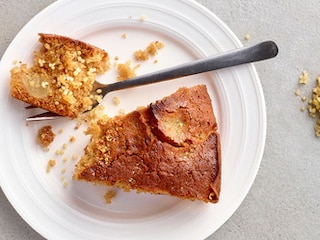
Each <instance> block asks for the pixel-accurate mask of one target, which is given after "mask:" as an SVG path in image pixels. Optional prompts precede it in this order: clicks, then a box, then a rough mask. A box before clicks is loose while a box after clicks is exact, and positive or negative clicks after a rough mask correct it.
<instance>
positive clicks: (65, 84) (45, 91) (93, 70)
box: [10, 33, 110, 118]
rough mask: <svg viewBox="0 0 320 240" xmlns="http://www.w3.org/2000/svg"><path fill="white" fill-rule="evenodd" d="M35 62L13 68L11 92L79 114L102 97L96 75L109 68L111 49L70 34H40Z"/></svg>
mask: <svg viewBox="0 0 320 240" xmlns="http://www.w3.org/2000/svg"><path fill="white" fill-rule="evenodd" d="M39 36H40V38H39V41H40V43H41V44H42V45H41V48H40V49H39V51H36V52H35V57H34V64H33V65H32V66H31V67H30V68H28V66H27V65H26V64H20V65H19V66H16V67H14V68H13V69H12V70H11V81H10V90H11V96H12V97H14V98H16V99H19V100H21V101H24V102H27V103H29V104H31V105H33V106H35V107H39V108H43V109H46V110H48V111H50V112H54V113H57V114H59V115H61V116H68V117H71V118H75V117H78V116H79V115H80V114H81V113H82V112H84V111H86V110H89V109H90V108H91V105H92V104H93V102H95V101H97V100H99V96H98V94H95V93H92V90H93V83H94V82H95V79H96V75H97V74H102V73H104V72H105V71H107V70H108V69H109V65H110V64H109V57H108V53H106V52H105V51H104V50H102V49H100V48H98V47H95V46H93V45H90V44H87V43H84V42H81V41H78V40H74V39H71V38H68V37H64V36H59V35H53V34H41V33H40V34H39Z"/></svg>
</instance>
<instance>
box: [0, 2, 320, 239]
mask: <svg viewBox="0 0 320 240" xmlns="http://www.w3.org/2000/svg"><path fill="white" fill-rule="evenodd" d="M52 2H54V1H53V0H26V1H22V0H14V1H7V0H0V21H1V30H0V39H1V40H0V57H1V56H2V54H3V53H4V51H5V50H6V48H7V47H8V45H9V44H10V42H11V40H12V39H13V38H14V36H15V35H16V34H17V33H18V31H19V30H20V29H21V28H22V27H23V26H24V25H25V24H26V23H27V22H28V21H29V20H30V19H31V18H32V17H33V16H35V15H36V14H37V13H38V12H39V11H41V10H42V9H43V8H45V7H46V6H48V5H50V4H51V3H52ZM198 2H200V3H201V4H203V5H204V6H206V7H207V8H208V9H210V10H211V11H212V12H213V13H215V14H216V15H217V16H218V17H219V18H221V20H223V21H224V22H225V23H226V24H227V25H228V26H229V27H230V28H231V30H232V31H233V32H234V33H235V34H236V35H237V37H238V38H239V39H240V40H241V41H242V42H243V44H244V45H250V44H254V43H257V42H259V41H263V40H269V39H271V40H274V41H275V42H277V44H278V46H279V49H280V52H279V55H278V57H277V58H276V59H274V60H272V61H266V62H261V63H258V64H256V68H257V70H258V73H259V76H260V78H261V82H262V86H263V90H264V94H265V99H266V105H267V119H268V128H267V139H266V146H265V152H264V156H263V159H262V163H261V167H260V170H259V172H258V175H257V178H256V180H255V182H254V184H253V186H252V188H251V190H250V192H249V194H248V195H247V197H246V198H245V200H244V201H243V203H242V204H241V206H240V207H239V208H238V210H237V211H236V212H235V213H234V214H233V216H232V217H231V218H230V219H229V220H228V221H227V222H226V223H225V224H224V225H223V226H222V227H221V228H220V229H219V230H217V231H216V232H215V233H214V234H212V235H211V236H210V237H209V238H208V240H214V239H224V240H227V239H239V240H240V239H243V240H248V239H303V240H307V239H310V240H311V239H320V138H316V137H315V134H314V130H313V126H314V124H315V120H314V119H312V118H310V117H309V116H308V114H307V112H306V111H305V112H301V111H300V108H301V106H303V105H306V103H303V102H302V101H301V97H297V96H296V95H295V91H296V90H297V89H299V88H300V89H302V90H303V92H304V93H306V96H307V97H308V98H309V97H310V96H311V91H312V88H313V87H314V86H315V84H316V78H317V77H318V76H320V37H319V36H320V24H319V9H320V1H318V0H308V1H290V0H283V1H276V0H270V1H265V0H253V1H245V0H233V1H212V0H198ZM246 34H249V35H250V39H249V40H246V39H245V35H246ZM303 70H307V71H308V73H309V83H308V84H307V85H306V86H303V87H301V86H299V84H298V80H299V76H300V75H301V73H302V71H303ZM0 239H6V240H7V239H14V240H20V239H24V240H27V239H32V240H37V239H39V240H40V239H43V237H41V236H40V235H39V234H38V233H37V232H35V231H34V230H33V229H32V228H31V227H29V226H28V224H27V223H25V222H24V220H22V218H21V217H20V216H19V215H18V214H17V213H16V211H15V210H14V208H13V207H12V206H11V205H10V203H9V202H8V200H7V199H6V197H5V195H4V193H3V192H2V191H1V190H0Z"/></svg>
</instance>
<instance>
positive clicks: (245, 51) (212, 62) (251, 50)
mask: <svg viewBox="0 0 320 240" xmlns="http://www.w3.org/2000/svg"><path fill="white" fill-rule="evenodd" d="M277 54H278V47H277V45H276V43H274V42H273V41H265V42H261V43H258V44H256V45H253V46H249V47H241V48H238V49H235V50H232V51H229V52H225V53H220V54H218V55H215V56H211V57H207V58H204V59H200V60H196V61H193V62H189V63H184V64H181V65H178V66H174V67H171V68H167V69H165V70H160V71H156V72H152V73H149V74H144V75H141V76H138V77H135V78H131V79H130V80H129V81H121V82H116V83H112V84H109V85H106V86H105V87H102V88H101V90H102V95H103V96H105V95H106V94H107V93H108V92H111V91H115V90H120V89H125V88H131V87H136V86H140V85H146V84H150V83H156V82H162V81H166V80H171V79H176V78H179V77H185V76H190V75H194V74H198V73H203V72H208V71H212V70H218V69H222V68H227V67H232V66H237V65H241V64H245V63H252V62H257V61H261V60H265V59H269V58H273V57H275V56H276V55H277Z"/></svg>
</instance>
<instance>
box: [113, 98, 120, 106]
mask: <svg viewBox="0 0 320 240" xmlns="http://www.w3.org/2000/svg"><path fill="white" fill-rule="evenodd" d="M112 102H113V104H114V105H116V106H118V105H119V104H120V99H119V98H118V97H113V98H112Z"/></svg>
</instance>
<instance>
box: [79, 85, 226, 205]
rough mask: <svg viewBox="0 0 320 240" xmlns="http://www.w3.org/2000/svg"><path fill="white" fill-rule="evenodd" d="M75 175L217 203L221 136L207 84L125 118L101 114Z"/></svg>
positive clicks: (93, 180) (90, 131) (121, 185)
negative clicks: (103, 116) (101, 116)
mask: <svg viewBox="0 0 320 240" xmlns="http://www.w3.org/2000/svg"><path fill="white" fill-rule="evenodd" d="M88 132H89V133H90V134H91V135H92V138H91V143H90V144H89V145H88V146H87V147H86V149H85V156H84V157H83V158H82V159H81V160H80V162H79V163H78V164H77V167H76V170H75V174H74V178H75V179H77V180H85V181H91V182H96V183H103V184H107V185H114V186H117V187H120V188H124V189H126V190H130V189H136V190H137V191H146V192H151V193H162V194H170V195H172V196H176V197H180V198H182V199H191V200H195V199H199V200H202V201H204V202H212V203H215V202H217V201H218V200H219V195H220V184H221V150H220V137H219V134H218V133H217V124H216V120H215V117H214V114H213V110H212V105H211V100H210V98H209V95H208V94H207V90H206V87H205V86H204V85H199V86H195V87H192V88H181V89H179V90H178V91H177V92H176V93H174V94H172V95H170V96H168V97H166V98H164V99H162V100H160V101H157V102H155V103H152V104H151V105H150V106H149V107H146V108H140V109H138V110H136V111H133V112H131V113H129V114H127V115H125V116H116V117H114V118H111V119H109V118H107V117H105V118H102V119H100V120H99V121H98V122H97V123H96V124H93V125H92V126H91V128H90V129H89V131H88Z"/></svg>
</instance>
